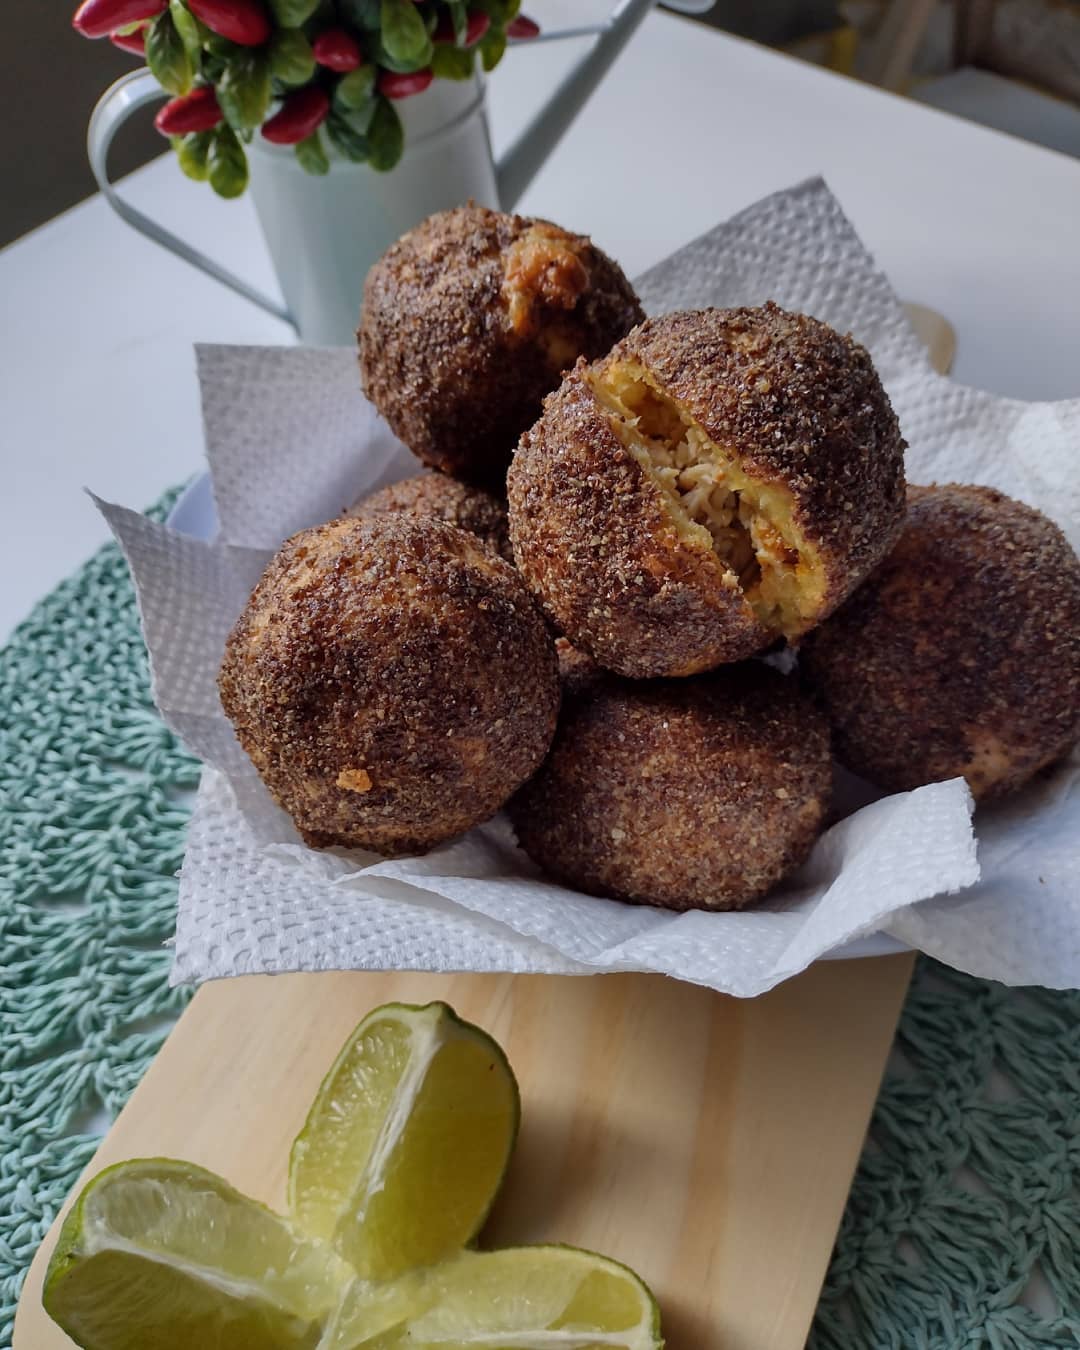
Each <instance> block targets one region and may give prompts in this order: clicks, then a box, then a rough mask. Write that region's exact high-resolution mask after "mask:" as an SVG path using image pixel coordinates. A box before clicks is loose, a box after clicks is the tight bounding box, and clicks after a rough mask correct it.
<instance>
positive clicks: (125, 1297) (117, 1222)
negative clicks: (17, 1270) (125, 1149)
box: [42, 1158, 351, 1350]
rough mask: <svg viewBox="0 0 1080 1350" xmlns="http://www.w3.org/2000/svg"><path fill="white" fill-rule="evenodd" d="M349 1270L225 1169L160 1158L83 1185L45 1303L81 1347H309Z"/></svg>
mask: <svg viewBox="0 0 1080 1350" xmlns="http://www.w3.org/2000/svg"><path fill="white" fill-rule="evenodd" d="M350 1278H351V1272H349V1271H347V1269H346V1267H345V1266H344V1264H343V1263H342V1262H341V1261H340V1260H339V1258H338V1257H337V1256H336V1255H335V1254H334V1253H333V1251H332V1250H331V1249H330V1248H329V1247H327V1246H326V1245H325V1244H322V1243H318V1242H315V1241H313V1240H312V1239H311V1238H309V1237H307V1236H306V1235H301V1234H298V1233H297V1232H296V1230H294V1229H293V1227H292V1226H291V1225H290V1224H289V1223H288V1222H286V1220H284V1219H282V1218H279V1217H278V1215H276V1214H274V1213H272V1211H270V1210H269V1209H267V1208H265V1206H263V1205H260V1204H257V1203H256V1202H255V1201H254V1200H249V1199H248V1198H247V1197H246V1196H243V1195H241V1194H240V1193H239V1191H236V1190H234V1189H233V1188H232V1187H231V1186H230V1185H229V1184H228V1183H227V1182H225V1181H223V1180H222V1179H221V1177H218V1176H215V1175H214V1174H213V1173H212V1172H207V1171H204V1170H203V1169H202V1168H201V1167H196V1166H194V1164H192V1163H183V1162H173V1161H171V1160H169V1159H162V1158H155V1159H149V1160H139V1161H134V1162H125V1163H120V1164H118V1165H117V1166H116V1167H111V1168H109V1169H108V1170H107V1171H105V1172H102V1173H101V1174H100V1175H99V1176H96V1177H95V1178H94V1179H93V1180H92V1181H91V1182H89V1184H88V1185H87V1186H86V1187H85V1189H84V1190H83V1192H82V1194H81V1195H80V1196H79V1199H78V1200H77V1201H76V1203H75V1206H74V1208H73V1209H72V1210H71V1212H70V1214H69V1215H68V1217H67V1219H66V1220H65V1222H64V1225H63V1228H62V1229H61V1232H60V1237H59V1240H58V1242H57V1246H56V1250H55V1252H54V1253H53V1256H52V1260H51V1261H50V1262H49V1269H48V1271H47V1272H46V1275H45V1286H44V1291H43V1294H42V1302H43V1303H44V1305H45V1310H46V1312H48V1314H49V1316H50V1317H52V1319H53V1320H54V1321H55V1322H58V1323H59V1325H60V1326H61V1327H63V1329H64V1330H65V1331H66V1332H67V1334H68V1335H69V1336H70V1337H71V1338H72V1340H74V1341H75V1342H76V1343H77V1344H78V1345H81V1346H83V1347H85V1350H148V1348H149V1347H153V1350H194V1348H195V1347H199V1350H309V1348H310V1347H314V1346H315V1345H316V1344H317V1343H318V1341H319V1338H320V1336H321V1334H322V1330H323V1324H324V1322H325V1321H326V1319H327V1317H328V1316H329V1314H330V1313H331V1312H332V1310H333V1309H334V1308H335V1307H336V1306H337V1305H338V1304H339V1302H340V1299H341V1294H342V1291H343V1289H344V1288H345V1287H346V1285H347V1283H348V1280H349V1279H350Z"/></svg>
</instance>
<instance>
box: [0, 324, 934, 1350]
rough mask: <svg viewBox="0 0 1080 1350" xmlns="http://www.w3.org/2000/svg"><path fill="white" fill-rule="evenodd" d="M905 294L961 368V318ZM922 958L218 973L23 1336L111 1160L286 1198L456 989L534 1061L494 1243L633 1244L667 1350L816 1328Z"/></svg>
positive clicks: (142, 1103) (34, 1337)
mask: <svg viewBox="0 0 1080 1350" xmlns="http://www.w3.org/2000/svg"><path fill="white" fill-rule="evenodd" d="M906 309H907V312H908V318H909V319H910V321H911V323H912V326H913V327H914V329H915V331H916V332H917V333H918V334H919V336H920V337H921V338H922V340H923V341H924V342H925V343H926V345H927V347H928V348H929V351H930V356H931V360H932V361H933V363H934V365H935V366H936V367H937V369H938V370H940V371H941V372H942V373H945V372H947V371H948V370H949V368H950V366H951V364H952V360H953V356H954V353H955V350H956V335H955V333H954V332H953V330H952V328H951V326H950V325H949V323H948V322H947V321H946V320H945V319H944V318H942V316H941V315H940V314H937V313H936V312H935V311H933V310H931V309H927V308H925V307H924V306H922V305H908V306H906ZM913 960H914V957H912V956H890V957H879V958H877V959H874V960H863V961H832V962H824V963H820V964H818V965H816V966H814V967H812V968H811V969H810V970H808V971H807V972H806V973H805V974H803V975H801V976H799V977H798V978H796V979H794V980H790V981H788V983H786V984H784V985H781V986H780V988H778V989H774V990H773V991H772V992H771V993H768V994H765V995H763V996H762V997H760V998H757V999H752V1000H739V999H732V998H726V997H724V996H722V995H719V994H713V993H711V992H709V991H708V990H705V989H699V988H697V987H695V986H693V985H685V984H678V983H676V982H675V981H674V980H667V979H664V978H662V977H660V976H651V975H605V976H594V977H592V978H572V977H560V976H551V975H519V976H508V975H450V976H447V975H443V976H438V975H424V974H414V973H388V974H366V973H326V974H316V975H281V976H276V977H270V976H250V977H246V978H243V979H235V980H225V981H221V982H220V983H215V984H209V985H206V986H204V987H203V988H202V989H201V990H200V991H199V992H198V993H197V994H196V996H195V998H194V999H193V1000H192V1002H191V1003H190V1005H189V1006H188V1008H187V1010H186V1011H185V1013H184V1015H183V1016H182V1017H181V1018H180V1021H179V1022H178V1023H177V1025H176V1028H175V1029H174V1031H173V1032H172V1034H171V1035H170V1037H169V1039H168V1041H167V1042H166V1043H165V1046H164V1048H163V1049H162V1050H161V1052H160V1054H159V1055H158V1057H157V1059H156V1060H155V1061H154V1063H153V1065H152V1066H151V1067H150V1070H149V1072H148V1073H147V1074H146V1077H145V1078H144V1079H143V1081H142V1082H141V1083H140V1084H139V1086H138V1088H137V1089H136V1090H135V1092H134V1094H133V1096H132V1098H131V1100H130V1101H129V1102H128V1105H127V1106H126V1107H125V1108H124V1110H123V1111H122V1112H121V1114H120V1116H119V1117H118V1119H117V1121H116V1123H115V1125H114V1126H113V1128H112V1129H111V1131H110V1132H109V1135H108V1137H107V1138H106V1139H105V1141H104V1142H103V1143H102V1145H101V1148H100V1149H99V1150H98V1151H97V1153H96V1154H95V1155H94V1158H93V1160H92V1161H91V1163H90V1165H89V1167H87V1169H86V1171H85V1172H84V1174H83V1176H82V1178H81V1179H80V1181H79V1184H78V1185H77V1186H76V1188H75V1191H74V1192H73V1195H72V1197H71V1198H69V1200H68V1204H67V1205H65V1208H64V1211H62V1212H61V1214H60V1216H59V1217H58V1218H57V1221H56V1223H55V1224H54V1225H53V1227H52V1229H51V1230H50V1232H49V1234H48V1236H47V1237H46V1239H45V1241H44V1242H43V1243H42V1245H41V1248H40V1250H39V1251H38V1254H37V1256H36V1257H35V1258H34V1263H33V1265H32V1266H31V1269H30V1272H29V1274H28V1276H27V1280H26V1284H25V1286H24V1288H23V1292H22V1297H21V1299H20V1301H19V1307H18V1309H17V1311H16V1316H15V1340H14V1350H73V1342H72V1341H70V1340H69V1339H68V1337H67V1336H65V1335H64V1334H63V1333H62V1332H61V1331H60V1329H59V1328H58V1327H57V1326H55V1324H54V1323H53V1322H51V1321H50V1320H49V1318H48V1317H47V1316H46V1315H45V1313H44V1311H43V1310H42V1307H41V1282H42V1278H43V1276H44V1274H45V1268H46V1266H47V1265H48V1261H49V1256H50V1254H51V1252H52V1249H53V1246H54V1244H55V1241H56V1234H57V1232H58V1231H59V1226H60V1224H61V1222H62V1221H63V1215H64V1213H65V1212H66V1210H67V1208H68V1206H70V1204H71V1202H72V1199H73V1198H74V1195H75V1194H77V1193H78V1191H79V1190H80V1189H81V1188H82V1186H83V1184H84V1183H85V1182H86V1181H87V1180H89V1178H90V1177H92V1176H94V1175H96V1174H97V1173H98V1172H100V1171H101V1170H102V1169H103V1168H105V1167H108V1166H110V1165H111V1164H113V1163H115V1162H119V1161H121V1160H122V1159H125V1158H140V1157H155V1156H157V1157H161V1156H165V1157H170V1156H171V1157H177V1158H188V1159H190V1160H192V1161H193V1162H197V1163H201V1164H202V1165H203V1166H204V1167H209V1168H212V1169H213V1170H214V1171H216V1172H219V1173H221V1174H222V1175H223V1176H224V1177H226V1178H227V1179H228V1180H229V1181H231V1182H232V1183H233V1184H234V1185H235V1186H238V1187H239V1188H240V1189H241V1190H243V1191H246V1192H248V1193H249V1194H251V1195H253V1196H256V1197H257V1198H258V1199H260V1200H263V1201H265V1202H266V1203H267V1204H270V1205H273V1206H275V1207H278V1208H280V1207H282V1206H283V1204H284V1195H285V1174H286V1167H287V1164H288V1154H289V1145H290V1144H291V1142H292V1139H293V1136H294V1135H295V1134H296V1132H297V1130H298V1129H299V1128H300V1126H301V1124H302V1123H303V1120H304V1117H305V1116H306V1114H307V1109H308V1106H309V1104H310V1102H311V1099H312V1097H313V1095H314V1093H315V1090H316V1088H317V1087H318V1084H319V1082H320V1080H321V1079H322V1076H323V1074H324V1073H325V1072H326V1070H327V1069H328V1068H329V1067H330V1064H331V1063H332V1062H333V1060H334V1057H335V1056H336V1054H337V1052H338V1050H339V1048H340V1047H341V1045H342V1043H343V1042H344V1040H345V1038H346V1037H347V1036H348V1035H349V1033H350V1032H351V1031H352V1029H353V1027H354V1026H355V1025H356V1023H357V1022H359V1021H360V1019H361V1018H362V1017H363V1016H364V1015H365V1014H366V1013H367V1012H368V1011H370V1009H371V1008H373V1007H376V1006H378V1004H380V1003H386V1002H389V1001H391V1000H394V999H398V1000H402V1001H405V1002H409V1003H425V1002H427V1001H429V1000H431V999H445V1000H446V1001H447V1002H448V1003H450V1004H452V1005H453V1006H454V1007H455V1008H456V1009H457V1011H458V1012H459V1013H460V1014H461V1015H462V1016H463V1017H467V1018H469V1019H470V1020H471V1021H475V1022H479V1023H480V1024H481V1025H482V1026H484V1027H486V1028H487V1029H488V1030H489V1031H490V1032H491V1033H492V1034H493V1035H494V1036H495V1037H496V1038H497V1039H498V1040H499V1041H500V1042H501V1043H502V1045H503V1046H504V1047H505V1049H506V1051H507V1053H508V1054H509V1056H510V1062H511V1063H512V1064H513V1066H514V1069H515V1072H516V1073H517V1076H518V1081H519V1082H520V1084H521V1090H522V1130H521V1137H520V1140H519V1142H518V1146H517V1150H516V1153H515V1157H514V1161H513V1164H512V1166H511V1169H510V1174H509V1176H508V1178H507V1181H506V1185H505V1187H504V1189H503V1192H502V1195H501V1197H500V1199H499V1202H498V1203H497V1205H496V1207H495V1211H494V1213H493V1215H492V1218H491V1220H490V1222H489V1224H488V1226H487V1229H486V1230H485V1234H484V1243H485V1245H498V1246H505V1245H509V1244H511V1243H520V1242H570V1243H574V1244H576V1245H579V1246H584V1247H591V1248H594V1249H596V1250H598V1251H602V1252H605V1253H607V1254H608V1255H610V1256H614V1257H617V1258H619V1259H620V1260H622V1261H625V1262H626V1263H627V1264H628V1265H630V1266H632V1267H633V1268H634V1269H635V1270H637V1271H638V1272H639V1273H640V1274H641V1275H642V1276H643V1277H644V1278H645V1279H646V1280H647V1281H648V1283H649V1284H650V1285H651V1287H652V1289H653V1291H654V1292H655V1294H656V1295H657V1298H658V1299H659V1302H660V1308H661V1313H662V1316H663V1327H664V1334H665V1336H666V1339H667V1344H668V1350H802V1347H803V1345H804V1343H805V1340H806V1333H807V1330H808V1328H809V1326H810V1322H811V1319H812V1317H813V1314H814V1308H815V1307H816V1305H817V1300H818V1296H819V1294H820V1291H821V1281H822V1279H823V1277H824V1274H825V1269H826V1266H827V1264H828V1260H829V1255H830V1253H831V1251H832V1246H833V1241H834V1239H835V1236H836V1230H837V1226H838V1224H839V1222H840V1216H841V1214H842V1213H843V1208H844V1203H845V1200H846V1199H847V1193H848V1189H849V1187H850V1185H851V1178H852V1176H853V1174H854V1171H855V1166H856V1163H857V1162H858V1158H859V1153H860V1151H861V1149H862V1143H863V1136H864V1133H865V1130H866V1125H867V1122H868V1121H869V1118H870V1113H871V1111H872V1109H873V1105H874V1100H875V1098H876V1096H877V1090H878V1084H879V1082H880V1079H881V1073H882V1069H883V1067H884V1064H885V1059H886V1056H887V1055H888V1052H889V1047H890V1045H891V1044H892V1039H893V1033H894V1031H895V1029H896V1021H897V1018H898V1017H899V1015H900V1009H901V1007H902V1005H903V1001H904V994H905V992H906V990H907V986H908V982H909V980H910V977H911V968H912V963H913ZM147 1350H153V1347H147ZM192 1350H198V1348H197V1347H192Z"/></svg>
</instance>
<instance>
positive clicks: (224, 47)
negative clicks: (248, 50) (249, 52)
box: [206, 33, 244, 60]
mask: <svg viewBox="0 0 1080 1350" xmlns="http://www.w3.org/2000/svg"><path fill="white" fill-rule="evenodd" d="M206 50H207V51H208V52H212V53H213V55H214V56H224V57H225V59H226V60H228V58H229V57H230V56H235V55H236V53H237V52H242V51H243V50H244V48H243V47H241V46H240V44H239V43H237V42H230V41H229V39H228V38H224V37H222V36H221V34H220V33H207V35H206Z"/></svg>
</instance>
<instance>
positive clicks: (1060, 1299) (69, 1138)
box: [0, 494, 1080, 1350]
mask: <svg viewBox="0 0 1080 1350" xmlns="http://www.w3.org/2000/svg"><path fill="white" fill-rule="evenodd" d="M174 496H175V494H170V496H169V497H167V498H166V499H164V500H163V501H162V502H160V503H158V506H157V507H156V508H155V509H154V511H153V513H152V514H154V515H155V516H158V517H159V518H160V517H161V516H162V515H163V513H164V512H166V511H167V510H168V507H169V505H170V504H171V501H172V500H173V498H174ZM197 779H198V765H197V764H196V762H195V761H194V760H193V759H192V758H191V757H190V756H189V755H187V754H186V753H185V752H184V750H183V749H182V748H181V747H180V745H179V744H178V742H177V741H176V739H175V738H174V737H173V736H172V734H171V733H170V732H169V731H167V730H166V728H165V727H164V726H163V725H162V723H161V722H160V721H159V720H158V717H157V715H156V713H155V712H154V708H153V704H152V702H151V700H150V692H149V681H148V675H147V668H146V656H145V651H144V648H143V644H142V639H141V636H140V633H139V625H138V618H137V615H136V611H135V604H134V598H133V595H132V591H131V586H130V582H129V580H128V575H127V569H126V568H125V566H124V563H123V561H122V560H121V558H120V555H119V552H118V551H117V549H116V548H115V547H113V546H111V545H110V546H109V547H106V548H104V549H102V550H101V552H100V553H98V554H97V555H96V557H94V558H93V559H92V560H91V561H90V562H89V563H88V564H87V565H86V566H85V567H84V568H83V569H82V570H81V571H80V572H79V573H78V574H77V575H76V576H75V577H73V578H72V579H71V580H70V581H67V582H65V583H64V584H63V585H62V586H60V587H58V589H57V590H56V591H54V592H53V594H52V595H50V596H49V597H48V598H47V599H45V600H44V601H43V602H42V603H41V604H40V605H39V606H38V607H37V609H36V610H35V611H34V613H33V614H32V615H31V616H30V618H29V619H28V620H27V621H26V622H25V623H24V624H22V625H21V627H20V628H19V629H18V630H17V631H16V633H15V635H14V637H13V638H12V641H11V643H10V644H9V645H8V646H7V647H6V648H5V649H4V650H3V652H2V653H0V1027H2V1029H3V1030H2V1038H3V1039H2V1048H0V1055H2V1064H0V1350H9V1347H10V1345H11V1329H12V1322H13V1318H14V1312H15V1303H16V1299H17V1297H18V1292H19V1287H20V1284H21V1282H22V1278H23V1275H24V1274H25V1271H26V1268H27V1266H28V1265H29V1264H30V1260H31V1258H32V1257H33V1255H34V1252H35V1250H36V1249H37V1246H38V1243H39V1242H40V1241H41V1239H42V1238H43V1237H44V1235H45V1233H46V1232H47V1230H48V1228H49V1225H50V1223H51V1222H52V1218H53V1216H54V1214H55V1213H56V1211H57V1209H58V1208H59V1206H60V1204H61V1203H62V1201H63V1199H64V1196H65V1195H66V1194H67V1192H68V1190H69V1189H70V1188H71V1186H72V1184H73V1182H74V1181H75V1179H76V1177H77V1176H78V1174H79V1172H80V1171H81V1170H82V1168H83V1167H84V1166H85V1164H86V1162H87V1161H88V1159H89V1157H90V1155H91V1154H92V1153H93V1151H94V1149H95V1147H96V1145H97V1143H98V1136H97V1135H96V1134H95V1133H93V1132H92V1130H91V1129H90V1128H89V1127H88V1122H92V1121H94V1120H95V1119H96V1118H97V1117H100V1116H101V1115H102V1112H104V1114H105V1116H107V1117H112V1116H114V1115H115V1114H116V1113H117V1111H118V1110H119V1109H120V1107H121V1106H122V1105H123V1103H124V1101H125V1100H126V1098H127V1096H128V1094H129V1093H130V1092H131V1090H132V1089H133V1088H134V1086H135V1084H136V1083H137V1082H138V1081H139V1078H140V1077H141V1075H142V1074H143V1072H144V1071H145V1069H146V1067H147V1065H148V1063H149V1062H150V1060H151V1058H152V1057H153V1055H154V1053H155V1052H156V1050H157V1049H158V1047H159V1045H160V1044H161V1042H162V1040H163V1039H164V1036H165V1035H166V1034H167V1031H168V1029H169V1026H170V1025H171V1023H172V1021H173V1020H174V1018H175V1016H176V1015H177V1013H178V1012H179V1011H180V1008H181V1006H182V1004H183V1002H184V995H183V994H182V993H180V992H178V991H170V990H169V989H168V987H167V974H168V967H169V960H170V958H169V954H168V952H167V951H166V950H165V948H164V947H163V943H164V942H166V940H167V939H168V938H169V936H170V934H171V932H172V927H173V915H174V907H175V903H176V881H175V873H176V871H177V869H178V868H179V865H180V859H181V855H182V852H183V843H184V829H185V824H186V820H187V810H186V808H185V806H184V795H185V790H186V789H190V788H193V787H194V786H195V784H196V781H197ZM810 1344H811V1346H812V1347H814V1350H878V1348H879V1347H880V1348H881V1350H886V1348H890V1350H891V1348H892V1347H895V1348H896V1350H901V1347H903V1350H907V1348H908V1347H915V1348H917V1350H960V1348H961V1347H964V1350H975V1347H986V1350H1029V1348H1030V1347H1036V1346H1039V1347H1044V1346H1055V1347H1057V1346H1060V1347H1065V1346H1068V1347H1076V1346H1080V994H1071V993H1067V994H1061V993H1052V992H1048V991H1045V990H1008V989H1004V988H1002V987H1001V986H999V985H993V984H988V983H986V982H984V981H980V980H973V979H970V978H968V977H967V976H962V975H958V974H956V973H955V972H953V971H950V970H946V969H945V968H944V967H941V966H937V965H934V964H933V963H931V962H927V961H924V962H921V963H920V965H919V967H918V971H917V974H916V978H915V982H914V984H913V986H912V991H911V994H910V996H909V998H908V1001H907V1006H906V1008H905V1010H904V1016H903V1019H902V1022H901V1025H900V1031H899V1035H898V1038H897V1047H896V1050H895V1052H894V1055H893V1059H892V1062H891V1063H890V1067H889V1071H888V1073H887V1075H886V1080H885V1083H884V1085H883V1087H882V1092H881V1096H880V1099H879V1101H878V1105H877V1108H876V1111H875V1115H874V1120H873V1124H872V1126H871V1131H870V1137H869V1139H868V1142H867V1146H866V1149H865V1151H864V1154H863V1158H862V1162H861V1165H860V1168H859V1173H858V1176H857V1177H856V1180H855V1185H854V1188H853V1190H852V1193H851V1198H850V1200H849V1202H848V1206H847V1212H846V1214H845V1216H844V1221H843V1226H842V1228H841V1232H840V1237H839V1239H838V1242H837V1247H836V1251H835V1253H834V1256H833V1261H832V1265H831V1267H830V1270H829V1274H828V1279H827V1281H826V1284H825V1289H824V1293H823V1295H822V1299H821V1304H820V1307H819V1309H818V1315H817V1319H816V1321H815V1324H814V1329H813V1332H812V1335H811V1341H810Z"/></svg>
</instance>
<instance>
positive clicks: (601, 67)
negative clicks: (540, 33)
mask: <svg viewBox="0 0 1080 1350" xmlns="http://www.w3.org/2000/svg"><path fill="white" fill-rule="evenodd" d="M655 3H656V0H619V4H617V5H616V6H615V8H614V9H613V10H612V12H611V14H610V16H609V17H608V19H607V22H606V23H604V24H603V25H602V27H600V29H599V30H598V32H599V36H598V37H597V39H596V41H595V42H594V43H593V45H592V47H591V48H590V49H589V51H587V52H586V53H585V55H584V56H583V57H582V58H581V60H580V61H579V62H578V63H577V65H576V66H575V67H574V68H573V70H571V71H570V73H569V74H568V75H567V76H566V78H565V79H564V80H563V82H562V83H561V84H560V85H559V87H558V88H557V89H556V90H555V92H554V94H552V96H551V98H550V99H548V101H547V103H546V104H545V105H544V107H543V108H542V109H541V110H540V112H539V113H538V114H537V116H536V117H535V118H534V120H533V121H532V122H531V123H530V124H529V126H528V127H526V128H525V130H524V131H523V132H522V133H521V135H520V136H519V137H518V138H517V140H516V141H515V142H514V143H513V145H511V146H510V148H509V149H508V150H507V151H506V153H505V154H504V155H503V156H502V158H501V159H500V160H499V163H498V165H497V166H496V170H495V177H496V182H497V183H498V187H499V203H500V205H501V206H502V208H503V210H505V211H512V210H513V208H514V207H515V206H516V205H517V203H518V202H519V201H520V200H521V196H522V194H523V193H524V191H525V189H526V188H527V187H528V186H529V184H530V183H531V182H532V180H533V178H534V177H535V176H536V174H537V172H538V170H539V169H540V168H541V166H542V165H543V163H544V161H545V160H546V159H547V157H548V155H550V154H551V152H552V150H554V149H555V147H556V146H557V145H558V143H559V142H560V141H561V140H562V138H563V136H564V135H565V134H566V132H567V131H568V130H569V129H570V126H571V123H572V122H573V121H574V118H575V117H577V115H578V113H579V112H580V111H581V109H582V108H583V107H584V106H585V104H586V103H587V102H588V100H589V97H590V96H591V94H592V93H593V91H594V90H595V88H596V86H597V85H598V84H599V83H600V81H601V80H602V79H603V77H604V75H605V74H606V73H607V71H608V70H609V69H610V67H611V65H612V64H613V62H614V61H615V59H616V58H617V57H618V55H619V53H620V52H621V51H622V49H623V48H624V47H625V46H626V44H627V43H628V42H629V41H630V39H631V38H632V37H633V35H634V32H635V31H636V29H637V27H638V25H639V24H640V23H641V21H642V19H644V17H645V15H646V14H648V12H649V10H650V9H652V8H653V6H654V4H655ZM688 8H692V6H688ZM560 36H562V35H561V34H560ZM566 36H569V34H566Z"/></svg>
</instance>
